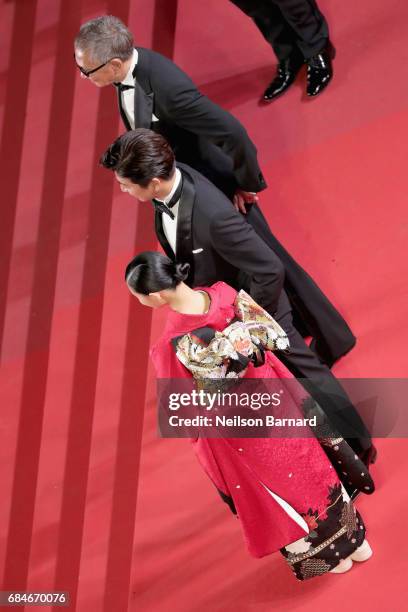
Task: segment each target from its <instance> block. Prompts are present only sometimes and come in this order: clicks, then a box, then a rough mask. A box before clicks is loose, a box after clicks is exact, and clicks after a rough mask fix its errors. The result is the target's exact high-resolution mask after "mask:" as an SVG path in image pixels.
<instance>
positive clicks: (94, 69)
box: [74, 53, 113, 78]
mask: <svg viewBox="0 0 408 612" xmlns="http://www.w3.org/2000/svg"><path fill="white" fill-rule="evenodd" d="M112 59H113V58H111V59H108V60H107V61H106V62H104V63H103V64H101V65H100V66H97V67H96V68H92V70H85V68H82V66H79V64H77V61H76V57H75V53H74V60H75V64H76V67H77V68H78V69H79V71H80V72H82V74H83V75H84V76H85V77H86V78H88V77H89V76H90V75H91V74H93V73H94V72H96V71H97V70H100V69H101V68H103V67H104V66H106V64H109V62H110V61H111V60H112Z"/></svg>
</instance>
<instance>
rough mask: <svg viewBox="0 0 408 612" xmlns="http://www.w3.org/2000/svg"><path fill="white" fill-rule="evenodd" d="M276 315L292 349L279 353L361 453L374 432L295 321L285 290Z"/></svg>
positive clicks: (352, 445)
mask: <svg viewBox="0 0 408 612" xmlns="http://www.w3.org/2000/svg"><path fill="white" fill-rule="evenodd" d="M275 319H276V320H277V321H278V323H279V324H280V325H281V327H282V328H283V329H284V330H285V332H286V333H287V334H288V338H289V342H290V352H289V353H288V354H285V353H278V352H277V353H275V355H276V357H278V358H279V359H280V361H282V363H284V364H285V365H286V367H287V368H288V370H289V371H290V372H291V373H292V374H293V375H294V376H295V377H296V378H298V379H299V382H300V383H301V384H302V386H303V387H304V388H305V389H306V391H308V393H309V394H310V395H311V396H312V397H313V398H314V399H315V400H316V402H318V404H319V405H320V406H321V408H322V410H323V411H324V412H325V414H326V415H327V417H328V420H329V422H330V425H331V426H332V427H333V430H334V431H335V432H338V433H339V434H340V435H341V436H342V437H343V438H345V439H346V440H347V442H348V444H349V445H350V446H351V448H352V449H353V450H354V451H355V453H356V454H357V455H359V456H360V457H364V456H365V454H366V452H367V450H368V449H369V448H370V447H371V445H372V440H371V435H370V433H369V432H368V430H367V428H366V426H365V424H364V423H363V421H362V419H361V417H360V415H359V413H358V411H357V409H356V408H355V406H354V405H353V403H352V401H351V400H350V398H349V397H348V395H347V393H346V392H345V390H344V389H343V387H342V386H341V384H340V383H339V382H338V380H337V379H336V377H335V376H334V374H333V373H332V372H331V370H330V369H329V368H328V367H327V365H325V364H323V363H321V362H320V361H319V359H318V358H317V357H316V355H315V353H314V352H313V351H312V350H311V349H310V348H309V347H308V345H307V344H306V342H305V340H304V339H303V338H302V336H301V335H300V334H299V332H298V331H297V330H296V328H295V327H294V325H293V319H292V311H291V307H290V304H289V300H288V297H287V295H286V293H285V291H282V295H281V298H280V300H279V306H278V310H277V312H276V314H275Z"/></svg>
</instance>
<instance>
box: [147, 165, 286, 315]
mask: <svg viewBox="0 0 408 612" xmlns="http://www.w3.org/2000/svg"><path fill="white" fill-rule="evenodd" d="M177 166H178V167H179V169H180V170H181V172H182V173H183V191H182V196H181V200H180V205H179V211H178V217H177V234H176V256H175V255H174V252H173V250H172V249H171V247H170V245H169V243H168V241H167V238H166V236H165V234H164V231H163V225H162V213H160V212H157V211H156V213H155V229H156V234H157V237H158V239H159V241H160V244H161V245H162V247H163V249H164V251H165V252H166V254H167V255H168V256H169V257H170V258H171V259H173V260H177V261H178V262H188V263H189V264H190V273H189V276H188V278H187V280H186V282H187V284H188V285H190V286H191V287H197V286H208V285H211V284H213V283H215V282H216V281H219V280H223V281H225V282H226V283H228V284H230V285H231V286H233V287H235V288H236V289H240V288H245V289H246V290H248V291H249V292H250V294H251V296H252V297H253V298H254V300H255V301H256V302H258V304H260V305H261V306H262V307H263V308H265V309H266V310H268V311H269V312H270V313H271V314H275V312H276V310H277V307H278V302H279V300H280V298H281V293H282V288H283V283H284V277H285V273H284V268H283V264H282V262H281V261H280V259H279V258H278V257H277V256H276V255H275V253H274V252H273V251H272V250H271V249H270V248H269V247H268V246H267V244H266V243H265V242H264V241H263V240H262V238H260V237H259V236H258V234H257V233H256V232H255V230H254V229H253V228H252V226H251V225H250V224H249V223H248V222H247V221H246V220H245V218H244V216H243V215H242V214H240V213H238V212H237V211H236V210H235V208H234V207H233V206H232V204H231V201H230V200H229V199H228V198H227V197H226V196H225V195H224V194H223V193H222V192H221V191H220V190H219V189H217V187H215V186H214V185H213V184H212V183H210V181H208V180H207V179H206V178H205V177H204V176H202V175H201V174H200V173H199V172H196V171H195V170H194V169H193V168H190V167H189V166H186V165H185V164H182V163H177Z"/></svg>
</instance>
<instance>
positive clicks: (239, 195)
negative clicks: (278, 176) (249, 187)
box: [232, 189, 258, 215]
mask: <svg viewBox="0 0 408 612" xmlns="http://www.w3.org/2000/svg"><path fill="white" fill-rule="evenodd" d="M232 202H233V204H234V208H235V210H237V211H238V212H242V213H243V214H244V215H245V214H246V208H245V204H246V203H247V204H254V203H256V202H258V196H257V195H256V193H255V192H253V191H242V190H241V189H237V191H236V192H235V195H234V198H233V200H232Z"/></svg>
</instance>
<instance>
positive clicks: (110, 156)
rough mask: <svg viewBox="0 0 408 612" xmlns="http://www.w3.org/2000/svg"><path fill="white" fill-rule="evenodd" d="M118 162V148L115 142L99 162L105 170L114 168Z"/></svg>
mask: <svg viewBox="0 0 408 612" xmlns="http://www.w3.org/2000/svg"><path fill="white" fill-rule="evenodd" d="M118 161H119V147H118V145H117V143H116V142H114V143H113V144H111V145H110V147H108V149H107V150H106V151H105V153H104V154H103V155H102V157H101V158H100V160H99V163H100V164H101V165H102V166H104V167H105V168H116V166H117V165H118Z"/></svg>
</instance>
